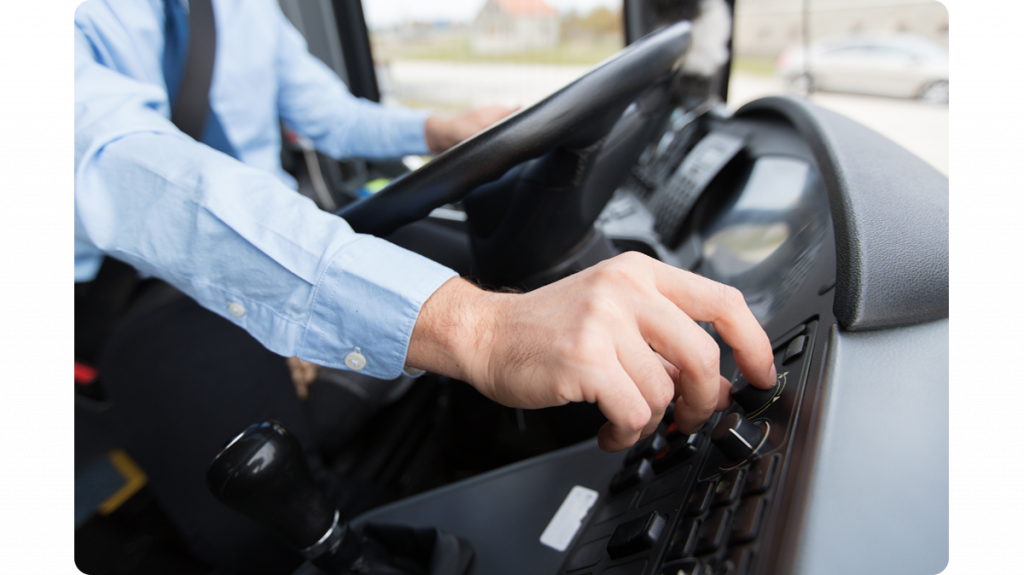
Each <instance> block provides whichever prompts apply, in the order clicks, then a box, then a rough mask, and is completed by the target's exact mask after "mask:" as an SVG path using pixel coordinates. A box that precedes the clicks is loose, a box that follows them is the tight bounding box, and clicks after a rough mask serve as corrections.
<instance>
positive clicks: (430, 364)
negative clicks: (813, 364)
mask: <svg viewBox="0 0 1024 575" xmlns="http://www.w3.org/2000/svg"><path fill="white" fill-rule="evenodd" d="M698 321H706V322H711V323H712V324H713V325H714V326H715V329H716V330H717V331H718V333H719V334H721V336H722V338H723V339H724V340H725V342H726V343H727V344H728V345H730V346H731V347H732V348H733V351H734V353H735V357H736V362H737V363H738V364H739V367H740V370H741V371H742V372H743V374H744V375H745V376H746V377H747V379H748V380H749V381H750V382H751V383H752V384H753V385H756V386H757V387H761V388H764V389H767V388H770V387H771V386H773V385H775V379H776V373H775V366H774V361H773V357H772V350H771V344H770V343H769V341H768V337H767V335H765V333H764V330H762V329H761V326H760V325H758V323H757V321H756V320H755V319H754V316H753V315H752V314H751V313H750V310H749V309H748V308H747V306H746V303H745V302H744V301H743V296H742V295H741V294H740V292H739V291H737V290H736V289H734V288H731V287H727V286H724V285H722V284H719V283H716V282H713V281H711V280H708V279H705V278H702V277H700V276H698V275H695V274H692V273H689V272H686V271H682V270H679V269H676V268H672V267H670V266H667V265H665V264H662V263H660V262H657V261H655V260H653V259H651V258H648V257H646V256H643V255H639V254H636V253H627V254H623V255H620V256H618V257H615V258H613V259H611V260H608V261H605V262H602V263H600V264H598V265H596V266H594V267H592V268H590V269H587V270H584V271H582V272H580V273H577V274H575V275H572V276H570V277H568V278H566V279H564V280H561V281H559V282H556V283H554V284H551V285H548V286H545V287H542V288H540V289H537V290H535V291H532V292H530V293H526V294H507V293H491V292H485V291H483V290H481V289H479V288H477V287H475V286H473V285H472V284H470V283H469V282H467V281H465V280H462V279H459V278H454V279H452V280H449V281H448V282H447V283H445V284H444V285H443V286H441V288H440V289H438V290H437V291H436V292H434V294H433V295H432V296H431V297H430V298H429V299H428V300H427V302H426V303H425V304H424V305H423V308H422V309H421V310H420V315H419V318H418V319H417V321H416V325H415V327H414V329H413V335H412V340H411V341H410V343H409V351H408V355H407V356H406V363H407V365H410V366H414V367H418V368H422V369H427V370H430V371H433V372H435V373H440V374H443V375H448V376H451V377H456V378H459V379H462V380H464V381H466V382H468V383H470V384H471V385H473V386H474V387H475V388H476V389H477V390H479V391H480V392H481V393H483V394H484V395H485V396H487V397H489V398H491V399H493V400H495V401H497V402H499V403H501V404H503V405H507V406H510V407H524V408H541V407H548V406H553V405H563V404H565V403H568V402H570V401H588V402H592V403H593V402H596V403H597V405H598V407H599V408H600V409H601V412H602V413H604V415H605V417H607V418H608V423H606V424H605V425H604V427H602V428H601V431H600V433H599V434H598V443H599V445H600V446H601V449H604V450H605V451H618V450H621V449H625V448H627V447H629V446H630V445H632V444H633V443H635V442H636V441H637V440H638V439H640V438H642V437H646V436H647V435H649V434H650V433H652V432H653V431H654V429H655V428H656V427H657V425H658V423H659V422H660V421H661V419H662V417H663V415H664V413H665V409H666V407H667V406H668V404H669V402H671V401H672V400H676V410H675V420H676V424H677V425H678V426H679V428H680V429H681V430H683V431H686V432H689V431H695V430H696V429H698V428H699V427H700V426H701V425H702V424H703V423H704V422H705V421H706V420H707V419H708V417H710V415H711V413H712V412H713V411H715V409H724V408H725V407H726V406H727V405H728V404H729V397H728V390H729V382H728V381H727V380H726V379H725V378H724V377H722V376H721V375H720V373H719V365H718V359H719V353H720V352H719V349H718V346H717V345H716V344H715V342H714V340H713V339H712V338H711V336H710V335H708V333H707V332H705V331H704V330H703V329H701V328H700V326H698V325H697V323H696V322H698Z"/></svg>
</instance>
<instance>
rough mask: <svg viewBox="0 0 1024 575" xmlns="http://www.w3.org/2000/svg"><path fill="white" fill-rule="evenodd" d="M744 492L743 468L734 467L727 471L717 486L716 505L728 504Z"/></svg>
mask: <svg viewBox="0 0 1024 575" xmlns="http://www.w3.org/2000/svg"><path fill="white" fill-rule="evenodd" d="M742 492H743V470H742V469H733V470H732V471H730V472H729V473H726V474H725V476H724V477H722V480H721V481H719V482H718V486H717V487H715V505H728V504H730V503H732V502H733V501H736V499H737V498H738V497H739V496H740V493H742Z"/></svg>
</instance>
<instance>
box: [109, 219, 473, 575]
mask: <svg viewBox="0 0 1024 575" xmlns="http://www.w3.org/2000/svg"><path fill="white" fill-rule="evenodd" d="M388 239H390V240H392V241H394V242H395V243H397V244H399V245H404V246H406V247H408V248H409V249H412V250H413V251H417V252H420V253H425V254H427V255H428V256H430V257H433V258H434V259H436V260H439V261H441V263H444V264H446V265H448V266H449V267H452V268H453V269H456V271H459V272H460V273H463V274H468V273H470V269H469V247H468V241H467V239H466V238H465V236H464V235H461V234H458V233H456V232H453V231H451V230H448V229H447V228H440V227H438V226H435V225H431V224H428V223H423V222H421V223H418V224H414V225H413V226H407V227H406V228H403V229H402V230H400V231H399V232H397V233H396V234H395V235H394V236H392V237H390V238H388ZM161 289H169V288H166V286H164V287H163V288H161V287H157V288H155V291H159V290H161ZM141 299H144V300H145V299H147V298H145V297H144V298H141ZM148 299H149V300H150V301H152V300H154V299H155V300H157V301H158V302H159V304H158V305H152V304H150V305H143V306H141V308H142V309H141V311H136V312H134V313H133V312H131V311H130V312H129V314H128V318H127V319H126V320H125V321H124V322H123V323H122V324H121V325H120V326H119V327H118V328H117V329H116V330H115V332H114V334H113V335H112V336H111V337H110V339H109V340H108V341H107V343H106V344H105V345H104V346H103V351H102V353H101V355H100V362H99V368H100V373H101V377H102V379H103V382H104V384H105V385H106V386H107V390H108V392H109V394H110V397H111V400H112V403H113V408H112V413H113V419H114V425H115V429H116V430H117V432H118V434H119V439H120V440H121V441H122V442H123V444H124V447H125V449H126V450H127V451H128V452H129V453H130V454H131V455H132V457H133V458H134V459H135V460H136V461H137V462H138V463H139V465H140V466H141V467H142V469H143V470H144V471H145V472H146V474H147V476H148V477H149V485H150V487H151V489H152V491H153V493H154V495H155V497H156V498H157V500H158V501H159V502H160V504H161V505H162V507H163V508H164V509H165V510H166V512H167V513H168V515H169V516H170V518H171V519H172V521H173V522H174V523H175V524H176V525H177V527H178V528H179V530H180V532H181V534H182V535H183V536H184V538H185V540H186V542H187V544H188V545H189V547H190V549H191V551H192V552H193V553H194V554H195V555H196V556H197V557H199V558H200V559H203V560H205V561H208V562H210V563H213V564H216V565H218V566H219V567H221V568H222V569H224V570H225V571H228V572H239V573H289V572H291V570H293V569H294V568H295V567H296V566H297V565H298V564H299V563H300V559H299V556H298V555H297V554H296V553H295V552H294V551H293V550H291V549H289V548H287V547H286V546H285V545H284V543H283V542H281V540H280V538H279V537H278V536H276V535H275V534H273V533H271V532H269V531H268V530H267V529H265V528H263V527H262V526H261V525H259V524H257V523H255V522H253V521H251V520H249V519H248V518H246V517H243V516H242V515H240V514H237V513H235V512H234V511H232V510H230V509H228V508H227V507H224V506H223V505H221V504H220V503H219V502H218V501H216V499H214V497H213V495H211V494H210V492H209V490H208V489H207V487H206V485H205V474H206V469H207V467H208V466H209V464H210V462H211V460H212V459H213V457H214V456H215V455H216V454H217V452H218V451H219V450H220V449H221V448H222V447H223V446H224V445H225V444H226V443H227V442H228V441H229V440H230V439H231V438H233V437H234V436H235V435H237V434H238V433H239V432H240V431H241V430H243V429H244V428H245V427H247V426H248V425H250V424H252V423H256V422H259V421H263V420H267V419H275V420H277V421H280V422H281V423H282V424H284V426H285V427H287V428H288V429H289V430H291V432H292V433H294V434H295V435H296V436H297V437H298V439H299V442H300V443H301V444H302V445H303V448H304V451H305V453H306V459H307V462H308V463H309V465H310V468H311V470H312V471H313V475H314V478H315V480H316V481H317V483H318V484H319V485H320V487H321V488H322V489H323V490H324V491H325V492H326V493H327V495H328V497H330V498H331V499H333V500H334V501H335V503H336V505H337V506H338V508H339V511H341V513H342V515H343V516H345V517H353V516H355V515H356V514H358V513H360V512H362V511H364V510H367V509H369V508H372V507H373V506H375V505H376V504H377V503H378V502H380V501H381V500H382V496H381V493H380V492H378V491H377V490H376V489H375V488H374V487H373V486H366V485H356V484H353V483H350V482H347V481H346V480H344V479H343V478H338V477H334V476H332V474H331V473H330V472H329V471H328V470H327V469H326V468H325V467H324V465H323V462H322V461H321V458H320V455H319V454H318V453H317V451H316V448H315V442H314V433H313V430H312V429H311V427H310V424H309V421H308V420H307V416H306V413H305V412H304V409H303V405H302V403H301V401H300V400H299V399H298V397H297V396H296V393H295V389H294V387H293V385H292V383H291V378H290V374H289V371H288V368H287V365H286V363H285V359H284V358H282V357H280V356H278V355H276V354H274V353H272V352H270V351H268V350H266V349H265V348H264V347H263V346H262V345H260V343H259V342H257V341H256V340H255V339H254V338H253V337H251V336H250V335H249V334H248V333H246V332H245V331H244V330H242V329H241V328H239V327H237V326H236V325H234V324H233V323H232V322H230V321H228V320H226V319H224V318H221V317H220V316H218V315H216V314H214V313H212V312H210V311H208V310H206V309H204V308H202V307H201V306H199V305H198V304H197V303H195V302H194V301H192V300H191V299H188V298H184V297H178V298H175V297H173V296H171V297H167V295H166V293H164V294H162V295H159V296H158V297H156V298H148ZM356 415H361V414H353V413H348V414H346V413H345V409H344V408H342V409H340V410H339V412H338V414H337V416H338V417H339V418H345V417H355V416H356Z"/></svg>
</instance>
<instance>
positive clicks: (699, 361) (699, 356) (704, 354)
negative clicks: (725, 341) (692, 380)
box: [693, 336, 721, 379]
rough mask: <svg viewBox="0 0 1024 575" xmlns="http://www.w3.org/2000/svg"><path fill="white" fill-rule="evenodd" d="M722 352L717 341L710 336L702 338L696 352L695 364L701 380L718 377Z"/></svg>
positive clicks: (694, 356) (694, 355)
mask: <svg viewBox="0 0 1024 575" xmlns="http://www.w3.org/2000/svg"><path fill="white" fill-rule="evenodd" d="M720 353H721V352H720V350H719V349H718V344H716V343H715V340H713V339H711V337H710V336H708V337H705V338H702V339H701V343H700V344H699V345H698V347H697V349H696V350H694V354H693V364H694V369H695V371H696V373H695V374H694V375H697V376H698V377H700V378H701V379H704V378H706V377H711V376H712V375H718V360H719V354H720Z"/></svg>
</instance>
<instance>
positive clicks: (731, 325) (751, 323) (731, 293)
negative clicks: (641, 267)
mask: <svg viewBox="0 0 1024 575" xmlns="http://www.w3.org/2000/svg"><path fill="white" fill-rule="evenodd" d="M655 281H656V282H657V286H658V291H660V292H661V293H662V294H663V295H665V297H667V298H669V299H670V300H672V301H673V302H674V303H675V304H676V305H677V306H679V308H680V309H682V310H683V311H684V312H686V314H687V315H689V316H690V317H691V318H693V319H694V320H696V321H706V322H710V323H711V324H712V325H714V326H715V329H716V330H718V333H719V334H721V336H722V339H723V340H725V343H727V344H728V345H729V347H731V348H732V350H733V355H734V357H735V358H736V364H737V365H739V368H740V371H741V372H743V375H745V376H746V378H747V380H748V381H750V382H751V383H752V384H754V385H756V386H757V387H760V388H762V389H768V388H770V387H772V386H774V385H775V381H776V379H777V373H776V370H775V358H774V356H773V355H772V344H771V342H770V341H768V334H766V333H765V332H764V329H762V328H761V325H760V324H759V323H758V322H757V319H756V318H755V317H754V314H753V313H751V311H750V308H749V307H747V302H746V301H745V300H744V299H743V294H742V293H741V292H740V291H739V290H738V289H736V288H734V287H731V286H727V285H725V284H721V283H718V282H716V281H712V280H709V279H707V278H705V277H702V276H699V275H697V274H695V273H692V272H688V271H685V270H680V269H676V268H673V267H670V266H667V265H666V266H656V270H655Z"/></svg>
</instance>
